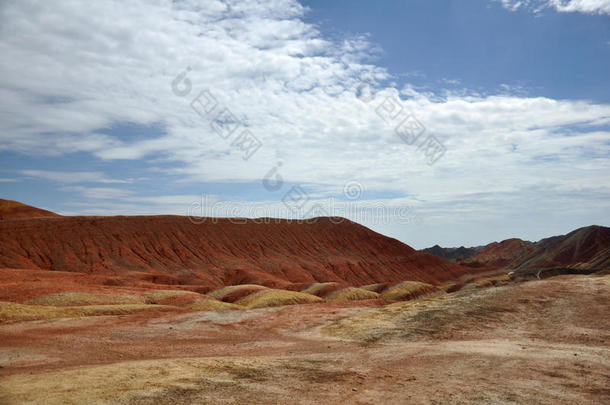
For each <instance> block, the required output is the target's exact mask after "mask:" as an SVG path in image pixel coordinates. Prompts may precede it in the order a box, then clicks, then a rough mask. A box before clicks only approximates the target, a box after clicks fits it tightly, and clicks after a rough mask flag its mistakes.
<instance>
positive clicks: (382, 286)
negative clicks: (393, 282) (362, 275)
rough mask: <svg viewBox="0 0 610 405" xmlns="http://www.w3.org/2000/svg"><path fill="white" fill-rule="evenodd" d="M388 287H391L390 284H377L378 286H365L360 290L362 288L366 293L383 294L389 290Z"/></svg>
mask: <svg viewBox="0 0 610 405" xmlns="http://www.w3.org/2000/svg"><path fill="white" fill-rule="evenodd" d="M388 286H389V283H377V284H369V285H363V286H362V287H360V288H362V289H363V290H366V291H372V292H376V293H381V292H382V291H383V290H385V289H386V288H388Z"/></svg>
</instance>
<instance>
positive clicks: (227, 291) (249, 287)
mask: <svg viewBox="0 0 610 405" xmlns="http://www.w3.org/2000/svg"><path fill="white" fill-rule="evenodd" d="M268 289H269V288H267V287H265V286H262V285H258V284H239V285H230V286H227V287H222V288H219V289H218V290H214V291H212V292H209V293H208V294H207V295H208V296H210V297H212V298H216V299H217V300H220V301H224V302H236V301H239V300H240V299H242V298H244V297H247V296H249V295H251V294H253V293H255V292H258V291H261V290H268Z"/></svg>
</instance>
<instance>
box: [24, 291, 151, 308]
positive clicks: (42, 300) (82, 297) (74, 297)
mask: <svg viewBox="0 0 610 405" xmlns="http://www.w3.org/2000/svg"><path fill="white" fill-rule="evenodd" d="M144 303H145V300H144V298H142V297H140V296H138V295H127V294H98V293H88V292H61V293H57V294H49V295H43V296H42V297H37V298H34V299H31V300H29V301H26V302H25V304H28V305H51V306H82V305H116V304H144Z"/></svg>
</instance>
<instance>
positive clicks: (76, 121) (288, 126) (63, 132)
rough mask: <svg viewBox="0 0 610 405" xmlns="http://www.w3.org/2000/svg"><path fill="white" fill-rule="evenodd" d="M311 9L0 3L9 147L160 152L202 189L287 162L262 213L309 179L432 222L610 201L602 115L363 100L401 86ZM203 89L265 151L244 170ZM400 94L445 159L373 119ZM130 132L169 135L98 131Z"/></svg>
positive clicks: (533, 100)
mask: <svg viewBox="0 0 610 405" xmlns="http://www.w3.org/2000/svg"><path fill="white" fill-rule="evenodd" d="M518 3H519V4H518ZM552 3H553V4H552V5H553V7H554V8H555V9H557V10H558V11H566V12H567V11H582V12H590V13H593V12H606V10H607V3H608V2H597V3H595V4H597V6H596V7H593V8H591V7H590V6H591V5H592V4H594V2H591V1H589V2H586V1H580V2H575V1H572V2H570V3H565V2H561V3H559V2H552ZM502 4H503V5H504V6H505V7H507V8H514V9H518V8H521V7H534V8H535V6H536V2H532V1H526V0H523V1H521V2H512V1H508V0H504V1H503V2H502ZM517 4H518V5H517ZM544 4H547V5H550V4H551V3H544ZM305 13H306V10H305V9H304V8H303V7H302V6H301V5H300V4H298V3H297V2H296V1H292V0H274V1H272V2H260V1H240V2H237V1H227V2H221V1H207V2H200V1H194V0H186V1H181V2H170V1H165V0H155V1H152V0H151V1H143V0H135V1H132V2H127V3H126V2H122V1H118V0H117V1H112V0H108V1H99V2H98V1H96V2H80V1H68V0H66V1H54V2H42V3H41V2H34V1H28V0H23V1H19V2H8V3H6V4H3V6H2V8H0V51H1V52H2V58H0V111H1V112H0V150H9V151H17V152H21V153H28V154H33V155H37V156H38V155H62V154H69V153H74V152H84V153H90V154H92V155H94V156H96V157H98V158H101V159H103V160H105V161H107V162H108V163H109V164H112V162H113V161H114V160H118V159H123V160H146V159H150V158H151V157H154V158H155V159H156V158H158V157H159V156H161V158H162V159H163V161H164V163H165V164H164V165H163V168H162V169H160V170H163V171H164V172H165V174H172V175H179V176H181V178H182V180H184V181H189V180H192V181H201V182H235V181H244V182H252V181H254V182H257V183H259V182H260V181H261V179H262V178H263V177H264V176H265V175H266V174H267V173H268V172H269V170H270V169H271V168H272V167H274V166H275V165H277V164H278V162H281V163H282V166H281V169H280V173H281V176H282V177H283V179H284V181H285V182H286V185H285V186H284V188H283V189H281V190H279V191H277V192H270V193H269V194H267V196H268V197H267V198H262V199H261V200H263V202H264V203H268V204H273V203H278V201H280V199H281V197H282V196H283V194H284V193H285V192H286V191H287V188H288V184H289V183H292V182H295V183H302V184H305V185H307V191H308V193H310V194H311V196H312V198H313V196H315V197H316V198H317V197H320V196H323V195H324V194H325V193H329V192H331V191H332V190H334V192H335V193H340V192H341V189H342V187H343V184H345V182H347V181H350V180H357V181H360V182H361V183H363V184H365V185H366V187H367V190H370V193H371V196H370V197H367V198H371V199H374V198H375V197H374V195H375V193H383V192H391V193H393V194H392V195H399V196H405V195H408V196H409V201H411V200H412V199H414V200H416V201H420V202H421V203H422V204H424V205H423V206H422V210H425V212H426V214H427V215H428V217H429V218H431V219H434V220H438V221H446V220H447V218H448V216H449V217H450V216H451V215H465V214H464V212H466V211H468V212H469V214H468V215H475V213H477V214H478V215H479V216H485V215H503V214H504V213H506V212H514V209H513V208H511V202H512V205H513V206H514V205H515V204H514V200H512V199H505V200H504V201H505V202H502V200H501V198H504V197H505V196H509V195H514V196H517V197H518V199H520V200H521V201H534V200H536V198H537V194H538V191H536V190H537V188H536V187H541V188H542V187H544V188H545V190H548V191H549V193H550V195H552V196H554V197H557V198H560V197H561V198H562V200H561V201H562V203H561V204H560V203H556V204H555V203H554V204H551V203H548V204H550V206H551V207H557V209H558V210H565V211H569V209H570V205H571V204H572V206H573V203H574V201H576V200H575V199H570V198H569V197H566V195H567V193H575V194H577V193H587V197H586V198H587V200H588V201H589V202H590V203H591V204H594V202H596V201H597V202H599V204H602V205H603V204H605V205H604V206H605V207H606V208H610V207H608V204H609V203H608V202H607V201H608V199H605V197H606V196H607V190H608V189H609V188H610V182H609V180H608V176H607V173H608V172H609V171H610V163H609V160H608V159H607V156H608V153H609V152H610V151H609V143H608V140H609V139H610V132H608V131H607V127H608V125H610V106H609V105H604V104H595V103H593V102H589V101H579V100H554V99H550V98H545V97H525V96H522V95H520V94H519V93H515V92H514V91H513V89H511V88H505V89H504V93H506V94H502V95H493V96H482V95H477V94H474V93H471V94H458V93H447V95H446V96H444V97H439V96H438V95H436V94H431V93H423V92H421V91H419V90H417V89H415V88H413V87H412V86H405V88H403V89H400V90H399V89H395V88H389V87H385V88H384V87H382V86H381V85H379V86H380V87H379V89H378V91H377V93H376V97H375V99H374V100H373V101H371V102H369V103H366V102H364V101H362V100H360V99H358V98H357V97H356V92H355V89H356V87H357V86H358V84H359V83H360V81H361V80H367V81H371V82H373V83H378V84H379V83H382V82H384V80H385V79H391V78H390V76H389V74H388V73H387V71H386V70H385V69H384V68H382V67H379V66H376V65H375V64H374V59H372V56H374V55H377V54H379V52H380V50H379V49H377V48H376V47H375V46H374V45H373V44H370V43H369V42H368V40H367V37H366V36H356V37H353V38H348V39H345V40H342V41H331V40H329V39H328V38H326V37H324V36H323V35H322V34H321V33H320V32H319V31H318V30H317V29H316V27H315V26H314V25H312V24H309V23H306V22H305V21H304V18H303V17H304V15H305ZM187 66H190V67H191V71H190V72H189V74H188V76H187V78H188V79H189V80H190V82H191V84H192V90H191V92H190V94H188V95H187V96H185V97H179V96H176V95H175V94H173V93H172V90H171V83H172V81H173V80H174V78H175V77H176V75H178V74H179V73H180V72H182V71H183V70H184V69H185V68H186V67H187ZM452 80H456V79H452ZM205 88H208V89H209V90H210V91H211V93H212V94H213V95H214V96H215V97H216V99H217V100H218V102H219V104H220V105H221V106H224V107H228V108H229V109H230V111H231V112H232V113H233V114H234V115H235V116H236V117H237V118H238V119H239V120H240V121H241V122H243V123H244V124H245V125H247V128H248V129H249V130H250V131H252V133H253V134H254V135H255V136H256V137H258V138H259V139H260V140H261V141H262V143H263V146H262V147H261V149H260V150H259V151H258V152H257V153H256V154H255V155H254V156H253V157H252V158H251V159H250V160H249V161H244V160H242V158H241V156H242V154H241V153H240V152H239V151H238V150H237V149H236V148H235V147H234V146H231V142H232V141H233V139H234V138H231V139H229V140H226V139H222V138H220V137H219V136H218V135H217V134H216V133H215V132H214V131H213V129H212V128H211V127H210V123H211V120H210V119H209V118H206V117H204V118H202V117H199V116H198V115H197V114H196V113H195V112H194V111H193V109H192V108H191V107H190V105H189V103H190V102H191V101H192V100H193V98H194V97H196V96H197V95H198V94H199V92H200V91H201V90H203V89H205ZM398 96H400V97H402V98H403V99H404V100H403V101H402V104H403V105H404V106H405V108H407V109H408V110H410V111H413V112H414V113H415V115H416V116H417V118H418V119H419V120H420V121H421V122H422V123H423V124H424V125H425V126H426V128H427V133H428V134H434V135H435V136H437V137H438V138H439V139H440V140H441V141H442V142H443V143H444V144H445V146H446V147H447V152H446V154H445V156H443V158H442V159H441V160H440V161H439V162H437V163H436V165H435V166H433V167H430V166H428V165H426V164H425V160H424V159H423V157H422V154H421V151H418V150H417V147H416V146H408V145H405V144H404V143H403V142H402V141H401V140H400V139H399V138H398V137H397V136H396V134H395V133H394V127H393V126H391V125H387V124H386V123H385V122H384V121H383V120H382V119H381V118H380V117H379V116H378V115H377V114H376V113H375V108H376V107H377V106H378V105H379V103H381V102H382V101H383V100H384V99H385V98H386V97H398ZM122 122H129V123H135V124H140V125H143V126H152V125H155V124H161V126H162V127H163V128H165V130H166V133H165V134H163V135H161V136H152V137H131V136H127V135H125V134H119V133H116V132H114V133H113V132H108V131H102V130H101V129H102V128H110V127H112V126H114V125H115V124H117V123H122ZM22 174H24V175H27V176H33V177H38V178H43V179H48V180H52V181H58V182H64V183H81V182H99V183H114V182H122V181H124V180H114V179H109V178H107V176H105V175H104V174H103V173H101V172H80V173H68V172H61V171H57V172H49V171H41V170H24V171H23V172H22ZM147 175H149V176H150V177H153V178H154V173H153V174H149V173H147ZM70 190H71V191H76V192H78V193H80V194H81V195H83V196H85V197H87V198H93V199H100V198H102V199H109V198H117V199H123V200H121V201H119V202H118V203H120V204H122V205H121V206H117V207H116V208H117V211H116V212H126V211H129V212H132V213H154V212H155V210H158V211H156V212H173V213H178V214H183V213H184V212H185V210H186V208H187V207H185V206H184V205H185V204H186V205H188V204H189V203H190V201H188V200H189V199H190V197H191V196H186V198H185V197H184V196H182V197H181V196H177V197H176V196H168V197H166V198H168V200H166V201H164V203H163V204H161V203H160V202H155V201H152V200H150V199H147V198H145V197H142V196H140V195H137V194H136V193H135V192H132V193H129V192H127V191H125V190H121V189H112V188H84V187H82V188H71V189H70ZM263 192H264V191H263ZM465 193H468V194H465ZM494 193H497V194H496V195H497V196H498V197H497V198H496V197H494ZM561 193H563V194H561ZM472 195H476V196H485V198H481V199H480V200H478V201H476V198H474V197H472ZM517 197H516V198H517ZM137 198H140V200H139V201H138V202H137V203H135V204H134V203H133V201H137V200H136V199H137ZM159 198H160V197H159ZM172 198H173V200H172ZM401 198H402V197H401ZM469 198H470V201H472V202H471V204H472V205H471V208H467V207H464V206H463V205H462V203H461V201H464V200H466V199H469ZM473 198H474V200H473ZM159 201H161V200H159ZM578 201H579V202H580V201H581V200H578ZM600 201H601V202H600ZM109 206H110V205H108V204H106V203H104V204H100V205H99V206H98V207H99V208H100V209H107V207H109ZM541 206H542V205H541ZM423 207H426V208H423ZM472 207H474V208H472ZM88 209H91V208H88ZM511 210H512V211H511ZM439 223H440V222H439Z"/></svg>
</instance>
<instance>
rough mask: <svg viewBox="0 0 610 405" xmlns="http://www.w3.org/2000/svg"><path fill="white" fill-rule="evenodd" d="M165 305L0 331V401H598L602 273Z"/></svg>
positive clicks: (604, 385)
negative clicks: (380, 293) (272, 302)
mask: <svg viewBox="0 0 610 405" xmlns="http://www.w3.org/2000/svg"><path fill="white" fill-rule="evenodd" d="M157 295H159V294H157ZM161 295H162V296H163V297H160V298H166V297H165V296H166V295H167V294H165V295H164V294H161ZM14 305H17V304H14ZM54 305H57V302H55V304H54ZM132 305H138V304H132ZM139 305H142V304H139ZM144 305H145V304H144ZM166 307H167V309H166V310H162V308H157V309H156V310H153V311H151V310H141V311H136V312H128V313H127V314H126V315H121V314H120V313H118V314H114V315H102V316H65V317H61V318H51V319H46V320H45V319H42V320H33V321H19V322H8V323H5V324H3V325H1V326H0V342H1V343H0V365H1V367H2V368H0V373H1V375H2V378H1V383H0V384H1V386H0V402H1V403H7V404H12V403H33V404H48V403H51V404H53V403H62V404H81V403H122V404H144V403H146V404H148V403H178V404H180V403H183V404H191V403H218V404H225V403H328V402H333V403H354V404H373V403H416V404H443V403H453V404H472V403H477V404H521V403H528V404H574V403H579V404H583V403H591V404H603V403H609V401H610V388H608V387H610V344H609V342H610V340H609V339H610V319H609V315H608V314H609V313H610V276H608V275H605V276H603V275H588V276H583V275H563V276H558V277H552V278H548V279H545V280H534V281H527V282H523V283H520V284H507V285H504V286H499V287H489V288H485V289H462V290H461V291H458V292H455V293H450V294H436V295H429V296H427V297H424V298H420V299H417V300H413V301H405V302H396V303H393V304H387V302H383V301H382V300H380V299H374V300H361V301H350V302H323V303H317V302H313V303H309V304H300V305H291V306H280V307H272V308H261V309H244V310H240V311H234V310H220V311H207V312H185V311H183V310H181V309H180V308H179V307H176V306H171V305H170V306H166Z"/></svg>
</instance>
